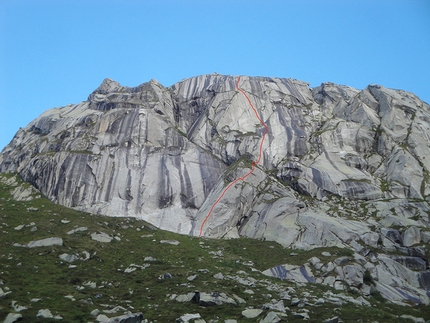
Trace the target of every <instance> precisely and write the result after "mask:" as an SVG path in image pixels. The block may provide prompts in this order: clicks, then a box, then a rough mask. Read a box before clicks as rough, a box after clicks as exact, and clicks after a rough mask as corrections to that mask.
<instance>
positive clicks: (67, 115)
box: [0, 74, 430, 299]
mask: <svg viewBox="0 0 430 323" xmlns="http://www.w3.org/2000/svg"><path fill="white" fill-rule="evenodd" d="M237 81H238V78H237V77H233V76H226V75H218V74H211V75H202V76H198V77H193V78H190V79H184V80H182V81H181V82H178V83H176V84H174V85H173V86H171V87H164V86H163V85H161V84H160V83H158V82H157V81H155V80H151V81H150V82H147V83H143V84H142V85H140V86H137V87H133V88H131V87H124V86H122V85H120V84H118V83H117V82H115V81H113V80H110V79H105V80H104V81H103V83H102V84H101V85H100V86H99V87H98V88H97V89H96V90H95V91H94V92H93V93H91V94H90V95H89V97H88V99H87V100H86V101H83V102H81V103H79V104H76V105H68V106H65V107H60V108H54V109H51V110H48V111H46V112H45V113H43V114H42V115H41V116H40V117H38V118H37V119H35V120H34V121H32V122H31V123H30V124H29V125H28V126H27V127H25V128H23V129H20V130H19V131H18V132H17V134H16V135H15V137H14V138H13V140H12V141H11V142H10V144H9V145H8V146H7V147H6V148H5V149H4V150H3V151H2V153H1V155H0V171H1V172H7V171H16V172H18V173H19V174H20V175H21V177H22V178H23V179H24V180H26V181H28V182H30V183H32V184H33V185H34V186H35V187H36V188H38V189H39V190H40V191H41V192H42V193H43V194H44V195H46V196H47V197H49V198H50V199H51V200H53V201H54V202H56V203H59V204H62V205H65V206H68V207H73V208H77V209H80V210H83V211H88V212H91V213H97V214H104V215H109V216H134V217H137V218H141V219H144V220H146V221H148V222H150V223H152V224H153V225H155V226H157V227H159V228H162V229H167V230H170V231H174V232H179V233H182V234H190V235H200V234H202V235H204V236H207V237H239V236H247V237H252V238H257V239H267V240H273V241H277V242H279V243H281V244H282V245H284V246H286V247H295V248H305V249H311V248H315V247H321V246H338V247H347V248H352V249H354V250H355V251H357V252H361V253H365V252H366V250H369V249H368V247H372V248H381V250H385V251H387V252H388V251H390V252H391V251H396V252H399V251H400V252H403V253H405V254H407V255H406V256H411V255H412V257H421V259H423V258H425V259H427V258H426V257H427V256H426V251H422V250H421V249H419V248H420V245H422V244H428V242H429V241H428V240H429V239H428V237H429V236H430V235H429V231H430V228H429V214H430V208H429V201H430V181H429V178H430V173H429V171H430V106H429V105H428V104H427V103H425V102H423V101H422V100H420V99H419V98H418V97H417V96H415V95H414V94H412V93H409V92H405V91H402V90H392V89H387V88H384V87H382V86H378V85H369V86H368V87H367V88H365V89H364V90H357V89H354V88H351V87H348V86H341V85H336V84H332V83H324V84H322V85H321V86H318V87H316V88H310V87H309V85H308V84H307V83H305V82H302V81H298V80H294V79H281V78H271V77H247V76H242V77H241V80H240V82H239V84H238V86H239V87H240V88H241V89H242V90H243V91H244V92H245V93H246V94H247V96H248V97H249V100H250V101H251V103H252V104H253V106H254V107H255V109H256V111H257V113H258V115H259V117H260V118H261V120H263V122H264V123H265V124H266V125H267V127H268V134H267V136H265V138H264V141H263V142H262V138H263V130H264V129H263V126H262V124H261V123H260V121H259V120H258V119H257V117H256V115H255V113H254V111H253V110H252V109H251V107H250V103H249V102H248V100H247V98H246V97H245V96H244V95H243V94H242V93H241V92H240V91H238V89H237V88H236V82H237ZM260 145H261V147H262V156H261V160H260V162H259V164H258V165H256V167H255V169H254V171H253V172H252V174H250V175H249V176H247V177H246V178H245V179H244V180H241V181H238V182H237V183H236V184H234V185H233V186H231V187H230V188H229V189H228V190H227V191H226V190H225V189H226V188H227V187H228V186H229V185H230V183H231V182H232V181H234V180H235V179H237V178H240V177H243V176H244V175H245V174H248V173H249V172H250V171H251V167H252V162H256V161H257V160H258V159H259V151H260ZM222 194H224V195H223V197H222V198H221V199H220V200H219V202H218V203H217V204H216V206H215V207H214V208H213V211H212V213H211V216H210V217H207V215H208V214H209V211H210V210H211V208H212V206H213V205H214V203H215V202H216V201H217V200H218V199H219V198H220V196H221V195H222ZM393 226H395V227H396V231H397V230H398V231H397V232H398V236H399V237H400V238H399V239H397V240H395V239H394V240H393V239H391V238H389V237H388V236H387V235H386V234H385V233H386V232H388V231H387V230H392V229H389V228H390V227H393ZM410 227H414V228H416V230H415V231H413V232H412V231H411V230H409V231H410V232H409V231H407V230H408V228H410ZM399 228H400V229H399ZM411 232H412V233H413V234H412V233H411ZM416 232H419V233H416ZM402 236H403V237H405V238H404V239H403V238H402ZM403 240H404V241H407V243H406V245H405V244H404V242H403ZM414 248H415V249H417V248H418V249H417V250H421V251H422V252H421V251H417V250H415V249H414ZM424 249H425V248H424ZM414 250H415V251H414ZM420 252H421V253H420ZM417 255H418V256H417ZM381 257H382V256H380V258H376V257H375V256H374V259H375V261H377V259H379V260H380V261H379V262H378V263H379V265H373V267H372V268H374V269H373V270H375V272H379V273H380V277H381V280H380V281H379V283H378V286H379V289H380V291H381V292H383V293H385V294H384V295H385V296H386V297H388V298H389V297H391V298H392V299H396V297H397V298H398V297H400V296H399V295H400V294H396V293H394V292H393V290H394V289H395V288H396V286H397V285H396V286H394V285H395V284H397V283H395V282H394V281H393V282H392V283H390V282H389V281H388V280H387V281H386V280H384V277H385V276H384V275H383V273H385V272H389V274H392V273H393V270H397V271H401V268H402V267H405V263H406V262H405V261H404V260H402V261H403V262H401V261H400V262H399V261H398V260H396V259H394V260H392V259H391V258H389V257H388V258H387V257H385V256H383V257H382V258H381ZM384 257H385V258H384ZM381 259H382V260H383V261H382V260H381ZM399 259H400V258H399ZM393 261H394V263H395V264H396V266H395V267H393V266H392V265H387V264H391V262H393ZM426 261H427V265H428V260H426ZM408 263H416V261H415V260H413V259H412V260H409V258H408ZM366 268H367V267H366ZM369 268H370V267H369ZM399 268H400V269H399ZM405 268H406V267H405ZM420 268H421V267H420ZM408 270H409V271H410V269H408ZM419 272H420V273H417V274H416V275H415V274H411V275H412V276H413V277H418V278H414V279H415V280H416V281H415V280H414V281H413V283H411V282H409V285H408V286H409V287H408V288H409V289H408V290H407V293H409V294H407V295H414V296H413V297H415V298H417V299H425V297H426V296H425V293H424V294H423V293H422V292H421V290H422V289H423V288H424V289H425V288H429V287H430V286H428V282H427V279H421V278H419V277H428V276H429V273H428V271H425V270H424V269H423V268H421V269H420V270H419ZM387 275H388V274H387ZM396 275H397V274H396ZM397 276H399V275H397ZM408 277H409V276H408ZM399 279H400V281H401V278H399ZM408 279H409V278H408ZM409 280H410V281H412V280H411V279H409ZM393 284H394V285H393ZM399 284H400V283H399ZM417 290H420V292H417ZM403 291H404V292H405V293H406V290H405V289H404V290H403ZM394 294H395V295H394ZM423 295H424V296H423ZM411 297H412V296H411Z"/></svg>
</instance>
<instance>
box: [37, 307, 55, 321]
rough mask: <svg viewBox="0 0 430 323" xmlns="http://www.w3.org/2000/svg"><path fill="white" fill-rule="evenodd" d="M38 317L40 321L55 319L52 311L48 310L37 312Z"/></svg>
mask: <svg viewBox="0 0 430 323" xmlns="http://www.w3.org/2000/svg"><path fill="white" fill-rule="evenodd" d="M36 317H37V318H38V319H52V318H54V315H52V313H51V311H50V310H48V309H42V310H39V312H37V315H36Z"/></svg>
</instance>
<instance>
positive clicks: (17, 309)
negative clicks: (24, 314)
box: [12, 301, 28, 312]
mask: <svg viewBox="0 0 430 323" xmlns="http://www.w3.org/2000/svg"><path fill="white" fill-rule="evenodd" d="M12 309H13V310H14V311H15V312H21V311H25V310H27V309H28V307H25V306H20V305H18V302H17V301H12Z"/></svg>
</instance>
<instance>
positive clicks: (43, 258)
mask: <svg viewBox="0 0 430 323" xmlns="http://www.w3.org/2000/svg"><path fill="white" fill-rule="evenodd" d="M14 176H15V175H13V174H0V231H1V234H0V264H1V266H0V268H1V269H0V281H1V283H2V285H0V287H1V288H2V289H3V290H4V291H5V290H6V288H8V290H9V289H10V291H11V292H12V293H11V294H8V295H6V296H5V297H3V298H1V299H0V320H2V319H4V318H5V317H6V315H7V314H8V313H10V312H12V311H13V310H12V308H11V304H12V301H17V303H18V304H19V305H21V306H26V307H28V309H27V310H24V311H22V312H21V314H22V315H23V321H24V322H50V321H54V320H49V319H38V318H36V315H37V312H38V310H40V309H46V308H48V309H50V310H51V312H52V313H53V314H54V315H61V316H62V317H63V320H62V321H61V322H94V321H95V317H93V316H91V315H90V313H91V311H92V310H94V309H99V310H100V311H103V310H109V309H112V308H113V307H115V306H118V305H119V306H122V307H124V308H125V309H126V310H128V311H131V312H142V313H143V315H144V317H145V318H147V319H148V320H149V321H150V322H155V321H157V322H175V320H176V319H177V318H178V317H180V316H181V315H183V314H184V313H200V314H201V316H202V317H203V318H204V319H205V321H206V322H209V321H211V320H213V322H215V321H218V322H224V320H225V319H232V318H234V319H237V320H238V322H242V321H243V322H244V321H246V320H245V319H244V318H243V316H242V315H241V312H242V311H243V310H244V309H245V308H246V307H248V306H251V307H255V308H261V307H262V305H263V304H265V303H269V302H270V300H271V297H268V294H272V295H273V296H272V297H273V298H276V297H277V294H276V292H275V291H273V290H270V289H269V288H266V287H264V286H263V285H256V286H255V287H252V290H253V292H254V294H253V295H249V294H247V293H244V291H245V290H246V289H250V288H251V287H249V286H245V285H241V284H239V283H236V282H234V281H232V280H228V279H224V280H218V279H215V278H214V277H213V275H214V274H216V273H219V272H222V273H223V275H225V276H226V275H243V276H244V277H246V275H250V274H251V273H252V277H254V278H256V279H258V280H261V281H265V282H267V284H268V286H271V285H275V284H276V286H279V288H281V289H283V290H285V289H287V288H294V289H295V290H296V292H297V295H298V296H299V297H301V298H304V297H308V296H305V295H307V294H306V293H311V294H312V295H316V296H317V297H321V296H322V295H323V294H324V293H325V292H327V291H331V292H332V293H337V291H335V290H332V289H331V288H329V287H327V286H323V285H319V284H308V285H300V287H299V286H298V285H296V284H294V283H291V282H288V281H281V280H277V279H274V278H270V277H266V276H264V275H262V274H261V273H260V272H258V271H255V269H256V270H259V271H262V270H265V269H268V268H271V267H273V266H276V265H279V264H285V263H288V264H292V265H302V264H303V263H305V262H306V261H308V259H309V258H311V257H313V256H316V257H319V258H320V259H321V260H322V261H323V262H325V263H326V262H329V261H333V260H334V259H335V258H338V257H341V256H348V257H352V252H351V251H350V250H348V249H342V248H335V247H327V248H318V249H313V250H309V251H305V250H293V249H288V248H284V247H282V246H281V245H279V244H277V243H275V242H270V241H262V240H254V239H249V238H240V239H232V240H216V239H204V238H200V239H199V238H197V237H191V236H185V235H179V234H175V233H171V232H167V231H163V230H159V229H156V228H154V227H153V226H152V225H150V224H148V223H146V222H144V221H139V220H137V219H134V218H126V217H123V218H120V217H116V218H114V217H104V216H98V215H93V214H88V213H83V212H78V211H75V210H72V209H68V208H66V207H63V206H59V205H55V204H52V203H51V202H50V201H49V200H48V199H46V198H36V196H37V195H35V196H34V197H35V198H34V199H33V200H31V201H21V202H20V201H15V200H13V199H12V198H11V195H10V193H9V191H10V190H11V189H12V188H13V186H12V184H10V183H12V182H13V181H12V180H11V179H12V178H13V177H14ZM8 179H9V180H10V181H8V182H7V183H9V184H7V183H6V180H8ZM21 226H22V227H21ZM79 227H87V230H86V231H79V232H76V233H73V234H68V232H69V231H70V230H73V229H76V228H79ZM35 228H37V229H35ZM94 232H105V233H106V234H108V235H109V236H111V237H116V239H113V240H112V241H111V242H110V243H102V242H98V241H95V240H93V239H91V234H92V233H94ZM48 237H61V238H62V239H63V245H62V246H52V247H40V248H33V249H29V248H23V247H16V246H14V245H13V244H14V243H19V244H27V243H28V242H30V241H34V240H39V239H43V238H48ZM161 240H177V241H179V243H180V244H179V245H177V246H176V245H169V244H162V243H160V241H161ZM84 251H85V252H88V253H89V254H90V259H88V260H86V261H84V260H77V261H75V262H73V263H67V262H65V261H63V260H61V259H60V258H59V256H60V255H62V254H64V253H67V254H76V255H78V256H79V257H83V252H84ZM323 251H327V252H329V253H330V256H326V257H324V256H322V255H321V253H322V252H323ZM220 254H221V255H220ZM145 257H153V258H155V259H154V260H152V261H149V260H145ZM132 264H134V265H136V266H143V265H144V264H146V265H149V266H147V267H146V268H144V269H142V268H143V267H142V268H141V267H136V270H135V271H130V272H127V271H126V269H127V268H133V266H132ZM253 268H255V269H253ZM203 269H204V270H203ZM166 273H170V274H171V275H172V278H171V279H159V277H160V276H162V275H164V274H166ZM191 275H197V278H196V279H195V280H193V281H188V279H187V278H188V277H189V276H191ZM365 279H369V280H370V279H371V277H367V276H366V274H365ZM88 282H94V283H95V284H96V287H95V288H92V287H89V286H87V285H86V283H88ZM195 290H200V291H203V292H212V291H217V292H225V293H226V294H228V295H229V296H231V295H233V294H237V295H239V296H240V297H242V298H243V299H244V300H245V301H246V304H241V305H220V306H212V307H206V308H204V307H200V306H199V305H197V304H195V303H192V302H186V303H179V302H177V301H176V300H172V298H171V295H181V294H187V293H189V292H194V291H195ZM351 295H352V294H350V296H351ZM65 296H68V297H72V298H73V299H74V300H71V299H70V298H66V297H65ZM352 296H355V297H356V296H357V295H352ZM32 299H40V300H39V301H38V302H34V301H33V302H32V301H31V300H32ZM368 300H369V301H370V302H371V303H372V307H369V308H367V307H366V308H364V307H360V306H356V305H354V304H352V303H345V304H344V305H342V306H341V307H339V306H338V305H334V304H332V303H330V302H326V303H324V304H321V305H313V306H306V309H308V310H309V316H310V320H308V321H307V322H322V321H323V320H325V319H327V318H331V317H333V316H339V317H340V318H341V319H342V321H343V322H345V323H348V322H356V321H357V317H359V318H360V319H361V320H362V322H373V321H378V322H380V323H382V322H402V320H401V319H399V318H398V317H397V316H399V315H401V314H410V315H414V316H419V317H426V318H427V319H428V318H430V309H429V307H425V306H414V307H402V306H396V305H393V304H390V303H388V302H385V300H384V299H382V297H381V296H380V295H379V296H378V295H377V294H374V295H373V296H372V297H370V298H369V299H368ZM284 303H285V306H290V304H289V302H288V301H287V300H285V301H284ZM293 310H294V309H293V308H292V311H293ZM267 312H268V310H265V313H267ZM121 314H122V312H119V313H118V314H107V315H108V316H117V315H121ZM287 314H288V317H287V319H284V321H282V322H302V321H303V320H302V319H301V318H296V317H294V316H292V315H291V313H289V312H288V313H287ZM261 318H262V317H261ZM259 319H260V317H259ZM56 322H58V321H56ZM405 322H406V321H405Z"/></svg>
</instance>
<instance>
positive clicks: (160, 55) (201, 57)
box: [0, 0, 430, 149]
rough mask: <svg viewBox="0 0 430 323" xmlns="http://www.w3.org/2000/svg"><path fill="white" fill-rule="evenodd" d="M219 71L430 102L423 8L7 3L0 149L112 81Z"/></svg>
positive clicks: (287, 1)
mask: <svg viewBox="0 0 430 323" xmlns="http://www.w3.org/2000/svg"><path fill="white" fill-rule="evenodd" d="M213 72H217V73H220V74H229V75H251V76H257V75H260V76H277V77H287V78H288V77H291V78H295V79H299V80H303V81H306V82H308V83H310V86H311V87H315V86H318V85H320V84H321V83H322V82H334V83H339V84H344V85H349V86H352V87H355V88H359V89H363V88H365V87H366V86H367V85H368V84H381V85H383V86H385V87H389V88H396V89H404V90H407V91H411V92H413V93H415V94H416V95H418V96H419V97H420V98H421V99H423V100H424V101H426V102H430V1H427V0H420V1H418V0H403V1H396V0H377V1H375V0H324V1H323V0H314V1H312V0H259V1H257V0H230V1H227V0H175V1H174V0H170V1H169V0H146V1H145V0H140V1H133V0H121V1H119V0H118V1H113V0H103V1H98V0H92V1H89V0H85V1H81V0H58V1H54V0H37V1H36V0H1V1H0V113H1V116H0V120H1V122H0V149H2V148H3V147H4V146H5V145H7V144H8V143H9V142H10V140H11V139H12V138H13V136H14V134H15V133H16V131H17V130H18V129H19V127H25V126H26V125H27V124H28V123H29V122H30V121H31V120H33V119H34V118H36V117H37V116H39V115H40V114H41V113H42V112H43V111H45V110H48V109H50V108H53V107H57V106H64V105H67V104H70V103H78V102H80V101H84V100H86V98H87V97H88V95H89V94H90V93H91V92H92V91H93V90H94V89H95V88H97V86H98V85H99V84H100V83H101V82H102V80H103V79H104V78H106V77H109V78H112V79H114V80H116V81H118V82H120V83H121V84H122V85H127V86H136V85H139V84H141V83H144V82H146V81H149V80H150V79H156V80H158V81H159V82H161V83H162V84H163V85H165V86H170V85H172V84H173V83H175V82H177V81H180V80H182V79H183V78H187V77H192V76H196V75H201V74H205V73H213Z"/></svg>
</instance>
